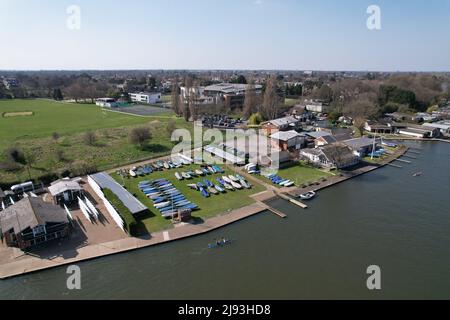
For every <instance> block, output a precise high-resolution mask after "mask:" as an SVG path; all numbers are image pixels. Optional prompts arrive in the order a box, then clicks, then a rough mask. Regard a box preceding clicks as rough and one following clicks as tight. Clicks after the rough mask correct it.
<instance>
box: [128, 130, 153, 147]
mask: <svg viewBox="0 0 450 320" xmlns="http://www.w3.org/2000/svg"><path fill="white" fill-rule="evenodd" d="M151 138H152V134H151V132H150V130H149V128H147V127H138V128H134V129H132V130H131V132H130V142H131V143H132V144H135V145H138V146H139V147H140V148H141V149H143V148H144V146H145V143H146V142H147V141H148V140H150V139H151Z"/></svg>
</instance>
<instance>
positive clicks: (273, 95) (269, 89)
mask: <svg viewBox="0 0 450 320" xmlns="http://www.w3.org/2000/svg"><path fill="white" fill-rule="evenodd" d="M277 103H278V97H277V92H276V77H275V75H271V76H270V77H269V79H267V83H266V89H265V91H264V100H263V103H262V109H261V115H262V116H263V117H264V119H267V120H269V119H274V118H275V117H276V116H277Z"/></svg>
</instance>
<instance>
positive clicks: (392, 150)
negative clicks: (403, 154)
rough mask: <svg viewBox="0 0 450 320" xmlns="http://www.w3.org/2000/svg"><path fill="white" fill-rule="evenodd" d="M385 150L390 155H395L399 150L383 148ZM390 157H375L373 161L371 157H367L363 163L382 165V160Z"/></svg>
mask: <svg viewBox="0 0 450 320" xmlns="http://www.w3.org/2000/svg"><path fill="white" fill-rule="evenodd" d="M383 148H384V150H386V151H387V152H388V153H394V152H395V151H396V150H397V148H392V147H388V146H383ZM388 156H389V154H386V153H385V154H383V155H382V156H381V157H373V159H371V156H365V157H364V158H363V161H365V162H368V163H374V164H377V163H380V162H381V161H382V160H384V159H386V158H387V157H388Z"/></svg>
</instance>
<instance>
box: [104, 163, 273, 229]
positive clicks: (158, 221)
mask: <svg viewBox="0 0 450 320" xmlns="http://www.w3.org/2000/svg"><path fill="white" fill-rule="evenodd" d="M199 167H200V166H199V165H191V166H184V167H183V168H179V169H172V170H165V171H158V172H153V173H152V174H150V175H148V176H146V177H138V178H125V179H124V183H125V187H126V189H127V190H128V191H130V192H131V193H132V194H133V195H135V196H136V197H137V198H138V199H139V200H140V201H141V202H142V203H143V204H145V205H146V206H147V207H148V208H149V209H150V211H151V214H150V215H149V216H148V217H145V218H144V219H142V222H143V223H144V225H145V227H146V229H147V230H148V231H149V232H155V231H160V230H164V229H167V228H170V227H171V226H172V222H171V221H170V220H166V219H164V218H163V217H162V216H161V215H160V213H159V211H157V210H156V209H155V208H154V207H153V202H152V201H151V200H150V199H148V198H147V197H146V196H145V195H144V193H143V192H141V191H140V190H139V188H138V184H139V182H140V181H143V180H154V179H160V178H166V179H168V180H169V181H170V182H172V183H173V185H174V186H175V187H176V188H177V189H178V190H179V191H180V192H181V193H183V195H185V196H186V198H187V199H189V200H190V201H192V202H194V203H196V204H197V205H198V206H199V208H200V210H196V211H194V212H193V214H192V215H193V217H196V218H198V219H207V218H210V217H213V216H216V215H218V214H221V213H226V212H228V211H231V210H233V209H237V208H241V207H244V206H246V205H249V204H252V203H254V202H255V201H254V200H253V199H252V198H250V197H249V196H250V195H252V194H255V193H258V192H261V191H264V190H265V189H264V187H263V186H261V185H259V184H258V185H255V184H253V186H252V188H251V189H245V190H236V191H227V193H224V194H219V195H211V196H210V197H209V198H204V197H203V196H202V195H201V194H200V192H198V191H195V190H192V189H190V188H189V187H188V186H187V184H188V183H196V182H198V181H201V180H202V179H203V178H206V179H208V180H210V181H212V182H213V183H216V181H215V179H216V178H218V177H221V176H222V174H213V175H208V176H206V177H199V178H194V179H190V180H182V181H178V180H177V179H176V178H175V175H174V174H175V172H177V171H179V172H181V171H189V170H192V169H194V170H195V169H197V168H199ZM221 167H222V168H223V169H224V170H225V174H226V175H229V174H233V173H234V172H232V171H231V170H229V169H227V168H225V166H221ZM112 177H113V178H114V179H116V180H117V181H118V182H119V183H120V184H122V178H121V177H120V176H119V175H117V174H115V173H114V174H112Z"/></svg>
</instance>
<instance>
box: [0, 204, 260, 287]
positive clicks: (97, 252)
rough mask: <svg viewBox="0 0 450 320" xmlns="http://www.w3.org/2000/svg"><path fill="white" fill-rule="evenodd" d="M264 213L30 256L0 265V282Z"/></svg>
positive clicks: (243, 211) (255, 208)
mask: <svg viewBox="0 0 450 320" xmlns="http://www.w3.org/2000/svg"><path fill="white" fill-rule="evenodd" d="M266 210H267V206H265V205H261V204H260V203H258V202H256V203H254V204H251V205H249V206H246V207H243V208H240V209H236V210H233V211H231V212H229V213H226V214H223V215H220V216H216V217H214V218H210V219H207V220H205V221H204V222H203V223H201V224H181V225H178V226H176V227H175V228H173V229H170V230H166V231H161V232H157V233H154V234H152V236H151V238H150V239H140V238H131V237H130V238H125V239H120V240H116V241H111V242H106V243H100V244H94V245H88V246H84V247H81V248H77V249H76V253H75V254H74V252H73V251H71V252H70V254H65V252H61V253H60V255H59V256H57V257H55V258H54V259H51V260H49V259H42V258H40V257H38V256H31V255H29V256H22V257H21V258H20V259H17V260H15V259H12V260H11V261H9V262H7V263H3V264H2V265H0V279H5V278H9V277H13V276H19V275H23V274H26V273H30V272H36V271H40V270H44V269H50V268H55V267H59V266H63V265H68V264H76V263H79V262H81V261H86V260H91V259H95V258H99V257H104V256H109V255H113V254H118V253H123V252H128V251H131V250H136V249H139V248H145V247H150V246H154V245H158V244H163V243H167V242H170V241H175V240H179V239H183V238H187V237H192V236H196V235H200V234H204V233H207V232H211V231H213V230H216V229H218V228H221V227H223V226H226V225H229V224H232V223H234V222H236V221H239V220H242V219H245V218H247V217H250V216H252V215H255V214H257V213H260V212H263V211H266ZM206 246H207V243H205V247H206ZM68 256H70V258H66V257H68Z"/></svg>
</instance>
